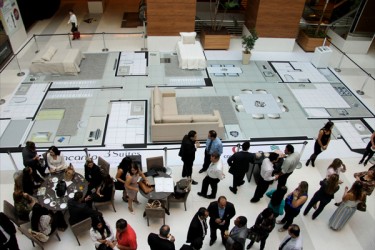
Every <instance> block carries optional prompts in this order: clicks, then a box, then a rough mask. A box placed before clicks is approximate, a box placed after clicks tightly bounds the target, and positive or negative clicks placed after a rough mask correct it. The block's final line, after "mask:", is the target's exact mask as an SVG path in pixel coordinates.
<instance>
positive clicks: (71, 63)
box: [30, 47, 84, 75]
mask: <svg viewBox="0 0 375 250" xmlns="http://www.w3.org/2000/svg"><path fill="white" fill-rule="evenodd" d="M83 58H84V56H83V55H82V53H81V51H80V50H79V49H61V48H59V49H56V48H53V47H48V48H45V49H43V50H41V51H40V52H39V53H38V54H37V55H36V56H35V58H34V59H33V61H32V62H31V66H30V72H31V73H33V74H35V73H42V74H58V75H77V74H78V73H79V72H80V68H79V65H80V64H81V60H82V59H83Z"/></svg>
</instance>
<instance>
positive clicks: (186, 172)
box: [182, 159, 194, 177]
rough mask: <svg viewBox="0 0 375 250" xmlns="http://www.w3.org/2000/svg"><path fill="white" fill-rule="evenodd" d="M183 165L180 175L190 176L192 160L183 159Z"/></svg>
mask: <svg viewBox="0 0 375 250" xmlns="http://www.w3.org/2000/svg"><path fill="white" fill-rule="evenodd" d="M182 161H183V163H184V165H183V166H182V177H191V175H192V174H193V163H194V160H190V159H183V160H182Z"/></svg>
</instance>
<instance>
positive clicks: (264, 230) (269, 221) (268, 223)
mask: <svg viewBox="0 0 375 250" xmlns="http://www.w3.org/2000/svg"><path fill="white" fill-rule="evenodd" d="M253 227H254V229H255V230H256V232H257V233H258V234H259V238H260V249H261V250H263V249H264V247H265V245H266V240H267V238H268V236H269V235H270V233H271V232H272V230H273V229H274V228H275V217H274V213H273V211H272V209H271V208H269V207H268V208H266V209H264V210H263V211H262V212H261V213H260V214H259V215H258V217H257V219H256V221H255V224H254V226H253ZM254 242H255V241H250V243H249V245H247V247H246V249H250V248H251V247H252V246H253V245H254Z"/></svg>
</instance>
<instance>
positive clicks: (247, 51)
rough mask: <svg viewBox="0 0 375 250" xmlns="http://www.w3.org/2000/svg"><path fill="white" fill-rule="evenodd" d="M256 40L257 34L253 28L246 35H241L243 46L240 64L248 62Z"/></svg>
mask: <svg viewBox="0 0 375 250" xmlns="http://www.w3.org/2000/svg"><path fill="white" fill-rule="evenodd" d="M256 40H258V34H257V32H256V31H255V30H251V31H250V34H249V35H247V36H246V35H243V36H242V47H243V48H244V51H243V52H242V64H249V61H250V56H251V50H252V49H253V48H254V46H255V42H256Z"/></svg>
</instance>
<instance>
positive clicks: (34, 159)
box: [22, 141, 46, 179]
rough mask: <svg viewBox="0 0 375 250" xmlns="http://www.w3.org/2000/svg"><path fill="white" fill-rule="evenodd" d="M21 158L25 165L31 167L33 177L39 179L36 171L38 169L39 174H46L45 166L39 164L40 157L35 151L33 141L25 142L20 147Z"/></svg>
mask: <svg viewBox="0 0 375 250" xmlns="http://www.w3.org/2000/svg"><path fill="white" fill-rule="evenodd" d="M22 159H23V165H24V166H25V167H31V168H32V169H33V174H34V178H35V179H40V176H38V174H37V172H36V171H38V172H39V174H40V175H41V176H43V177H45V176H46V173H45V171H46V168H45V167H44V166H42V165H41V164H40V157H39V155H38V152H37V151H36V147H35V143H34V142H32V141H27V142H26V145H25V147H24V148H23V149H22ZM38 177H39V178H38Z"/></svg>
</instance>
